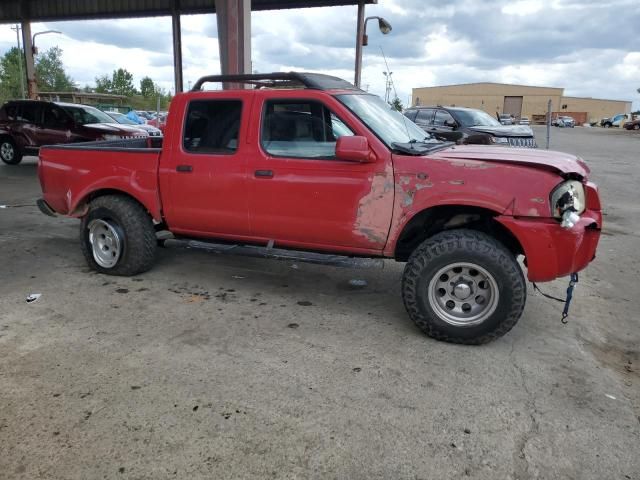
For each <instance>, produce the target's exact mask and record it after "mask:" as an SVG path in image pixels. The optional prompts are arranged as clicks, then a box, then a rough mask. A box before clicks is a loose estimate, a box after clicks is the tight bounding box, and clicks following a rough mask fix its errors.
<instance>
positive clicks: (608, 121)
mask: <svg viewBox="0 0 640 480" xmlns="http://www.w3.org/2000/svg"><path fill="white" fill-rule="evenodd" d="M626 121H627V115H626V114H624V113H619V114H617V115H614V116H613V117H609V118H603V119H602V120H600V126H602V127H604V128H611V127H621V126H623V124H624V123H625V122H626Z"/></svg>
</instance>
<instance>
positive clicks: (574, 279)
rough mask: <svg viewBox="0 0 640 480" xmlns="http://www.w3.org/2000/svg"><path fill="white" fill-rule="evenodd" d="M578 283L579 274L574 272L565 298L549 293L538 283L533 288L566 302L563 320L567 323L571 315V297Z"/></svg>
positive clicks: (552, 298)
mask: <svg viewBox="0 0 640 480" xmlns="http://www.w3.org/2000/svg"><path fill="white" fill-rule="evenodd" d="M577 283H578V274H577V273H572V274H571V279H570V280H569V286H568V287H567V297H566V298H565V299H564V300H562V299H561V298H558V297H554V296H553V295H548V294H546V293H544V292H543V291H542V290H540V289H539V288H538V285H536V284H535V283H534V284H533V289H534V290H536V291H538V292H540V295H542V296H543V297H546V298H549V299H551V300H555V301H557V302H561V303H564V308H563V309H562V320H561V322H562V323H565V324H566V323H567V322H568V320H567V317H568V316H569V307H570V306H571V299H573V289H574V288H575V286H576V284H577Z"/></svg>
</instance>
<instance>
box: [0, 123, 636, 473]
mask: <svg viewBox="0 0 640 480" xmlns="http://www.w3.org/2000/svg"><path fill="white" fill-rule="evenodd" d="M552 133H553V140H552V147H553V148H556V149H558V150H563V151H568V152H573V153H577V154H580V155H581V156H583V157H584V158H585V159H586V160H587V162H588V163H589V164H590V165H591V167H592V170H593V177H592V178H593V179H594V180H595V181H596V182H598V183H599V184H600V186H601V189H602V197H603V201H604V205H605V210H606V216H605V221H606V224H605V230H604V235H603V237H602V241H601V244H600V248H599V252H598V254H599V255H598V259H597V260H596V261H595V262H594V263H593V264H592V265H591V266H590V267H589V268H588V269H587V270H586V271H585V272H584V273H583V274H582V276H581V280H580V283H579V286H578V288H577V291H576V294H575V302H574V304H573V305H572V312H571V317H570V321H569V323H568V324H567V325H562V324H561V323H560V312H561V305H560V304H558V303H554V302H552V301H550V300H547V299H545V298H543V297H541V296H539V295H537V294H535V293H534V292H533V291H532V290H531V289H529V299H528V304H527V307H526V310H525V313H524V316H523V318H522V319H521V321H520V323H519V324H518V325H517V326H516V327H515V328H514V330H512V331H511V333H509V334H508V335H507V336H505V337H504V338H502V339H500V340H498V341H496V342H494V343H491V344H489V345H486V346H482V347H465V346H456V345H449V344H445V343H439V342H436V341H433V340H431V339H429V338H427V337H425V336H423V335H422V334H421V333H420V332H419V331H418V329H417V328H416V327H414V325H413V324H412V322H411V321H410V320H409V318H408V317H407V315H406V313H405V311H404V307H403V305H402V301H401V298H400V291H399V290H400V289H399V285H400V276H401V272H402V267H403V265H400V264H395V263H393V262H389V263H387V264H386V267H385V269H384V270H349V269H339V268H329V267H321V266H309V265H305V264H298V265H292V264H291V263H285V262H277V261H273V260H259V259H248V258H238V257H220V256H216V255H213V254H210V253H206V252H201V251H192V250H185V249H181V248H168V249H164V250H162V251H161V252H160V259H159V261H158V263H157V266H156V267H155V268H154V269H153V270H152V271H150V272H149V273H146V274H144V275H141V276H139V277H136V278H116V277H109V276H102V275H98V274H95V273H93V272H91V271H89V270H88V268H87V266H86V264H85V262H84V259H83V257H82V255H81V253H80V248H79V245H78V238H77V236H78V222H77V221H75V220H70V219H60V218H49V217H45V216H43V215H42V214H40V213H39V212H38V210H37V209H36V208H35V207H34V206H33V204H34V201H35V199H36V198H37V197H38V194H39V186H38V181H37V178H36V170H35V159H27V160H26V161H25V162H24V163H23V164H21V165H19V166H14V167H9V166H6V165H1V166H0V204H8V205H18V206H15V207H9V208H6V209H0V478H2V479H40V478H46V479H97V478H106V479H120V478H130V479H154V480H158V479H165V478H180V479H200V478H202V479H204V478H207V479H222V478H224V479H227V478H242V479H263V478H278V479H285V478H287V479H288V478H305V479H306V478H317V479H325V478H337V479H375V478H384V479H394V480H395V479H449V478H452V479H453V478H456V479H457V478H466V477H469V478H476V479H492V480H493V479H516V478H518V479H525V478H541V479H553V478H563V479H564V478H570V479H581V480H582V479H598V480H600V479H608V480H609V479H640V395H639V394H640V378H639V372H640V354H639V351H640V349H639V346H638V342H639V340H640V328H639V325H638V297H639V296H640V287H639V286H638V285H639V284H638V278H639V277H640V254H639V253H638V248H637V247H638V245H639V237H640V204H639V202H638V200H639V199H640V196H639V195H638V182H639V181H640V135H638V134H634V133H633V132H628V133H625V132H618V131H616V130H601V129H583V128H575V129H562V130H561V129H553V131H552ZM536 134H537V135H538V139H539V142H540V144H543V142H544V138H543V137H544V133H543V131H542V130H541V129H536ZM19 205H26V206H19ZM351 279H363V280H366V282H367V286H366V287H364V288H357V287H354V286H352V285H350V284H349V280H351ZM566 283H567V281H566V280H565V279H563V280H562V281H556V282H553V283H550V284H543V285H542V288H543V289H544V290H546V291H548V292H550V293H553V294H556V295H563V293H564V289H565V288H566ZM30 293H41V294H42V297H41V298H40V299H39V300H38V301H36V302H34V303H30V304H27V303H26V302H25V297H26V296H27V295H28V294H30Z"/></svg>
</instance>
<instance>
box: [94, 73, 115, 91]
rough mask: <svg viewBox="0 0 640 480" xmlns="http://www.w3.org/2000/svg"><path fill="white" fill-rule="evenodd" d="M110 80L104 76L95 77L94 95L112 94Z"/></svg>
mask: <svg viewBox="0 0 640 480" xmlns="http://www.w3.org/2000/svg"><path fill="white" fill-rule="evenodd" d="M112 89H113V85H112V83H111V79H110V78H109V77H108V76H107V75H106V74H105V75H101V76H99V77H96V93H112Z"/></svg>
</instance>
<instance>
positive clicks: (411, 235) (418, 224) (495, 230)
mask: <svg viewBox="0 0 640 480" xmlns="http://www.w3.org/2000/svg"><path fill="white" fill-rule="evenodd" d="M498 215H500V213H499V212H496V211H494V210H490V209H488V208H484V207H477V206H472V205H437V206H434V207H430V208H426V209H424V210H421V211H420V212H418V213H416V215H414V216H413V217H412V218H411V220H409V221H408V222H407V224H406V225H405V226H404V228H403V229H402V231H401V232H400V235H399V236H398V240H397V241H396V244H395V247H394V258H395V259H396V260H398V261H401V262H405V261H407V259H408V258H409V256H410V255H411V253H412V252H413V251H414V250H415V249H416V248H417V247H418V246H419V245H420V244H421V243H422V242H424V241H425V240H426V239H427V238H430V237H432V236H434V235H436V234H438V233H440V232H443V231H445V230H452V229H455V228H468V229H472V230H477V231H480V232H484V233H486V234H488V235H491V236H492V237H494V238H495V239H496V240H498V241H499V242H500V243H502V244H503V245H504V246H505V247H506V248H507V249H508V250H509V251H511V253H513V255H514V256H517V255H521V254H524V249H523V248H522V245H521V244H520V242H519V241H518V239H517V238H516V236H515V235H514V234H513V233H512V232H511V231H510V230H509V229H508V228H507V227H505V226H504V225H502V224H501V223H500V222H498V221H497V220H496V217H497V216H498Z"/></svg>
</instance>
